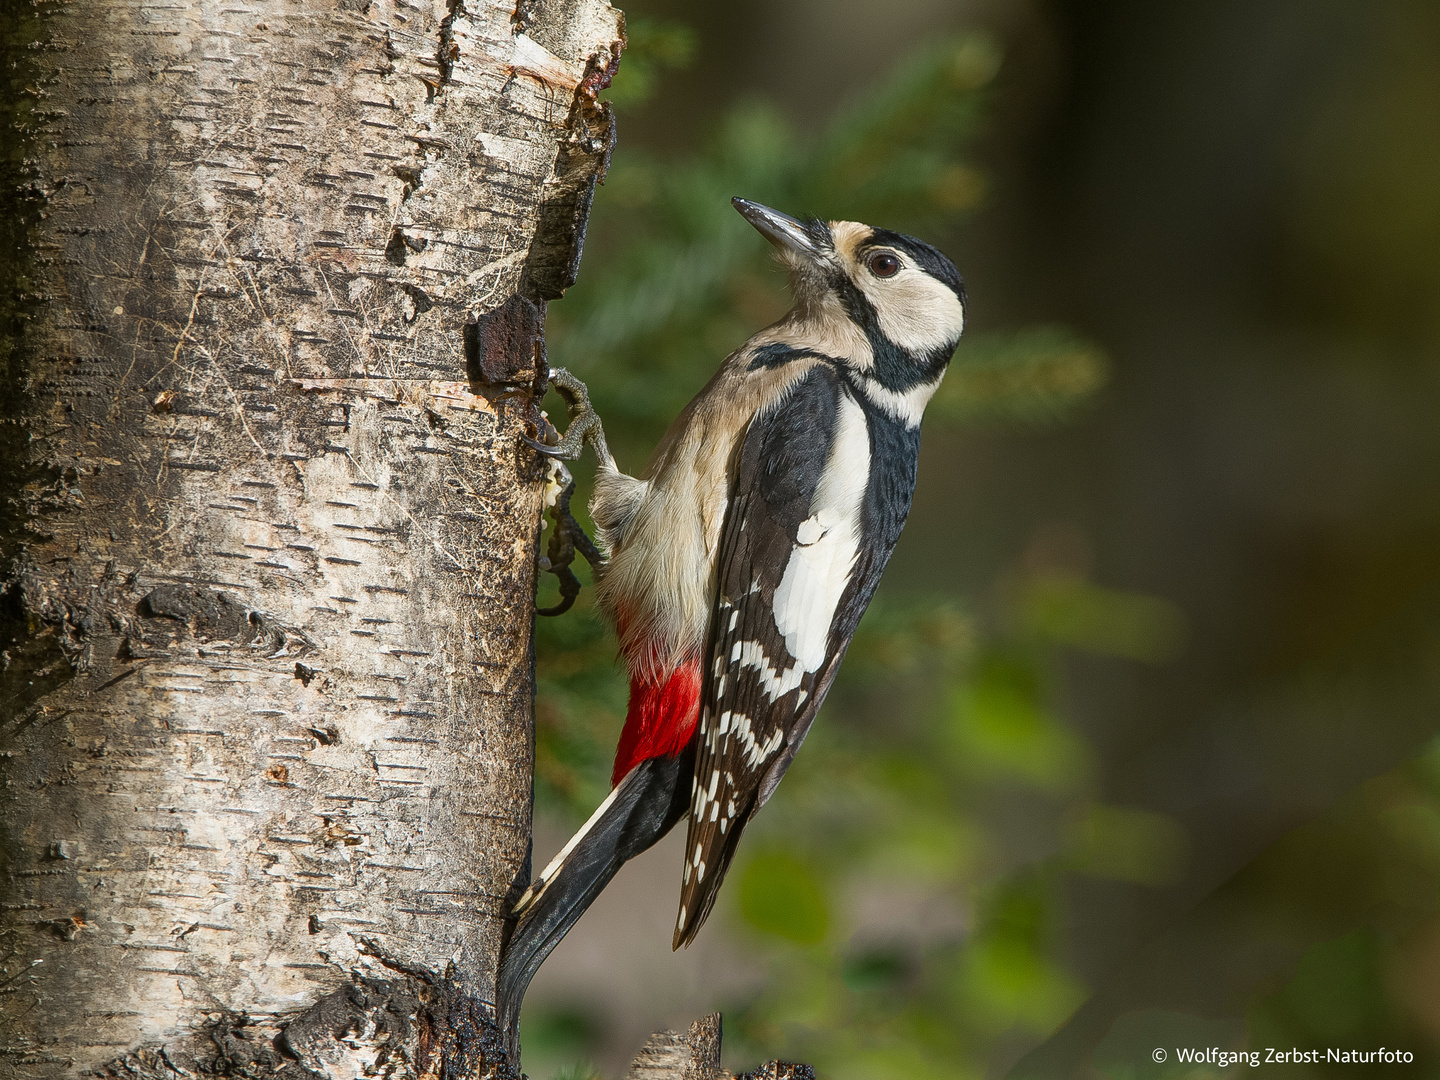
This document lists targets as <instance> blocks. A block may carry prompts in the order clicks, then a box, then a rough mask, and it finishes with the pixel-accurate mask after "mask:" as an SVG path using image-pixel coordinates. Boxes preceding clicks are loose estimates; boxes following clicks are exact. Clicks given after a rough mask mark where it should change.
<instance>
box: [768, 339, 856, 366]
mask: <svg viewBox="0 0 1440 1080" xmlns="http://www.w3.org/2000/svg"><path fill="white" fill-rule="evenodd" d="M806 359H815V360H820V361H822V362H824V363H827V364H839V363H840V361H839V360H837V359H835V357H833V356H826V355H825V354H824V353H820V352H816V351H815V350H814V349H797V348H795V346H793V345H786V344H785V343H784V342H781V341H776V342H772V343H771V344H769V345H761V346H760V347H759V348H758V349H756V350H755V351H754V352H753V353H751V355H750V363H749V364H748V365H746V370H747V371H758V370H759V369H760V368H778V367H784V366H785V365H786V364H788V363H791V362H792V361H794V360H806Z"/></svg>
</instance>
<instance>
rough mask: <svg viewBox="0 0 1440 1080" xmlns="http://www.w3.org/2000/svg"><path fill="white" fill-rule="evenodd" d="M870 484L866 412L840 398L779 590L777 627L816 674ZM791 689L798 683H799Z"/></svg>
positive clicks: (851, 400)
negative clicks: (827, 447)
mask: <svg viewBox="0 0 1440 1080" xmlns="http://www.w3.org/2000/svg"><path fill="white" fill-rule="evenodd" d="M869 481H870V430H869V428H868V426H867V425H866V423H865V411H864V410H863V409H861V408H860V406H859V405H858V404H856V403H855V399H854V398H852V397H851V396H850V395H849V394H841V395H840V402H839V410H838V415H837V416H836V423H835V439H834V442H833V443H832V444H831V448H830V459H829V460H828V461H827V462H826V463H825V471H824V472H823V473H822V474H821V476H820V483H819V484H818V485H817V486H816V488H815V496H814V498H813V499H812V500H811V503H810V516H809V517H808V518H806V519H805V520H804V521H803V522H801V523H800V528H799V530H798V531H797V534H796V544H795V547H794V548H793V549H792V550H791V552H790V562H789V563H788V564H787V565H786V567H785V575H784V576H783V577H782V578H781V579H780V585H779V587H778V588H777V589H776V590H775V626H776V628H777V629H778V630H779V631H780V633H781V634H783V635H784V636H785V647H786V648H787V649H788V650H789V651H790V655H791V656H793V657H795V659H796V661H797V663H798V666H799V667H800V668H802V669H803V670H804V671H806V672H814V671H818V670H819V669H820V666H821V665H822V664H824V663H825V654H826V648H827V646H828V645H829V642H830V624H831V623H832V622H833V621H834V618H835V609H836V608H837V607H838V606H839V605H840V597H841V595H842V594H843V593H844V592H845V586H846V585H848V584H849V582H850V571H851V569H852V568H853V567H854V565H855V556H856V554H857V553H858V552H859V550H860V510H861V507H862V505H863V504H864V501H865V488H866V485H867V484H868V483H869ZM747 644H748V643H747ZM767 666H768V665H767ZM791 670H792V671H793V670H794V669H793V668H792V669H791ZM764 674H765V673H764V672H762V675H764ZM785 674H786V676H788V675H789V674H790V672H786V673H785ZM782 678H784V676H782ZM785 681H788V679H786V680H785ZM793 685H799V681H798V679H797V680H796V682H795V683H794V684H793ZM768 689H769V687H768V685H767V690H768ZM771 700H772V701H773V700H775V699H774V697H772V698H771Z"/></svg>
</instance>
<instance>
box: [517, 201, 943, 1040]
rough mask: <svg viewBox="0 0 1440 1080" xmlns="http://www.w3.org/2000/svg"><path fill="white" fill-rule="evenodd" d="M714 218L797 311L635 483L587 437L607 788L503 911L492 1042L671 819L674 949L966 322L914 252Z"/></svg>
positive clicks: (761, 787) (844, 599)
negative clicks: (509, 916) (550, 958)
mask: <svg viewBox="0 0 1440 1080" xmlns="http://www.w3.org/2000/svg"><path fill="white" fill-rule="evenodd" d="M734 204H735V208H736V209H737V210H739V211H740V213H741V214H743V215H744V216H745V218H746V219H747V220H748V221H749V222H750V223H751V224H752V225H754V226H755V228H756V229H758V230H759V231H760V232H761V233H762V234H763V235H764V236H765V237H766V239H768V240H769V241H770V242H771V244H773V245H774V246H775V248H776V249H777V251H778V253H779V255H780V258H781V260H782V261H783V262H784V263H785V264H786V266H787V267H788V268H789V271H790V281H791V287H792V290H793V292H794V295H795V306H794V307H793V308H792V309H791V311H790V312H789V314H787V315H786V316H785V317H784V318H783V319H781V320H780V321H779V322H778V323H776V324H775V325H774V326H771V327H770V328H769V329H766V330H762V331H761V332H760V333H758V334H756V335H755V336H754V337H752V338H751V339H750V340H749V341H747V342H746V343H745V344H744V345H742V346H741V347H740V348H739V349H737V350H736V351H735V352H734V353H732V354H731V355H730V356H729V357H727V358H726V360H725V362H724V363H723V364H722V365H721V367H720V370H719V372H718V373H716V375H715V377H714V378H713V379H711V380H710V382H709V384H708V385H707V386H706V387H705V388H704V389H703V390H702V391H701V392H700V393H699V395H697V396H696V398H695V399H694V400H693V401H691V402H690V404H689V405H688V406H687V407H686V408H685V410H684V411H683V412H682V413H681V414H680V416H679V418H678V419H677V420H676V421H675V423H674V424H672V425H671V427H670V430H669V431H668V432H667V433H666V434H665V437H664V438H663V439H662V440H661V442H660V445H659V446H658V447H657V448H656V450H655V453H654V455H653V457H652V458H651V460H650V464H649V465H648V466H647V467H646V469H645V471H644V472H643V473H642V474H641V475H640V476H639V477H633V476H626V475H625V474H624V473H622V472H620V471H619V470H618V469H617V468H616V466H615V462H614V460H613V459H611V458H610V456H609V452H608V451H607V450H605V444H604V441H603V439H597V440H596V441H595V446H596V451H597V454H598V455H599V456H600V459H601V460H600V469H599V473H598V475H597V478H596V481H595V494H594V496H593V498H592V499H591V501H590V513H591V516H592V518H593V519H594V521H595V524H596V528H597V531H598V538H599V540H600V543H601V547H602V548H603V549H604V550H605V551H606V553H607V554H608V557H609V562H608V565H607V566H606V567H605V569H604V572H603V574H601V575H600V576H599V581H598V584H597V589H598V592H599V597H600V602H601V605H602V607H603V608H604V610H605V611H606V612H607V613H608V614H609V615H610V617H611V618H613V620H614V622H615V626H616V629H617V631H618V634H619V638H620V649H621V652H622V653H623V655H624V657H625V660H626V663H627V665H628V667H629V672H630V705H629V710H628V712H627V715H626V718H625V728H624V731H623V732H622V733H621V736H620V745H619V749H618V751H617V753H616V756H615V769H614V774H613V783H614V790H612V791H611V793H610V796H609V797H608V798H607V799H606V800H605V801H604V802H603V803H602V804H601V806H600V808H599V809H598V810H596V811H595V814H594V816H593V817H591V819H590V820H589V821H588V822H586V824H585V826H584V828H582V829H581V830H580V831H579V832H578V833H576V834H575V836H574V837H573V838H572V839H571V840H570V842H569V843H568V844H566V845H565V847H564V849H563V850H562V851H561V852H560V854H559V855H557V856H556V857H555V859H554V860H553V861H552V862H551V863H550V865H549V866H547V867H546V868H545V870H544V872H543V873H541V874H540V876H539V877H537V878H536V879H535V881H534V883H533V884H532V885H531V886H530V888H529V889H528V890H527V891H526V893H525V894H524V896H522V897H521V899H520V901H519V902H518V903H517V904H516V905H515V908H514V911H513V914H514V915H515V916H516V917H518V919H519V922H518V924H517V925H516V928H515V931H514V933H513V935H512V936H511V939H510V941H509V944H508V947H507V950H506V952H505V956H504V958H503V961H502V964H501V970H500V976H499V985H498V1001H497V1006H498V1012H499V1015H500V1020H501V1024H502V1029H503V1030H505V1031H506V1032H507V1035H508V1037H509V1039H510V1040H511V1044H512V1047H513V1045H514V1039H515V1034H514V1032H515V1024H516V1022H517V1019H518V1014H519V1008H520V1000H521V998H522V997H523V995H524V992H525V988H526V987H527V986H528V984H529V982H530V978H531V976H532V975H533V974H534V973H535V971H536V970H537V969H538V968H539V966H540V964H541V962H542V961H543V960H544V959H545V957H546V956H547V955H548V954H549V953H550V950H552V949H553V948H554V947H555V946H556V944H558V943H559V941H560V939H561V938H562V937H564V935H565V934H566V932H567V931H568V930H569V929H570V927H571V926H572V925H574V923H575V921H576V920H577V919H578V918H579V917H580V916H581V914H582V913H583V912H584V911H585V909H586V908H587V907H588V906H589V905H590V903H591V901H593V900H594V899H595V897H596V896H597V895H599V893H600V891H601V890H602V889H603V888H604V887H605V886H606V885H607V884H608V883H609V881H610V879H611V878H612V877H614V875H615V873H616V872H617V871H618V870H619V869H620V867H621V865H623V864H624V863H625V862H626V861H627V860H628V859H631V858H633V857H634V856H636V855H638V854H639V853H640V852H642V851H644V850H645V849H646V848H648V847H650V846H651V845H652V844H654V843H655V842H656V841H657V840H659V839H660V838H661V837H662V836H664V835H665V834H666V833H667V832H669V830H670V829H671V827H672V826H674V825H675V824H676V822H678V821H679V820H680V819H681V818H683V817H686V816H687V814H688V816H689V819H690V824H689V834H688V836H687V838H686V842H685V859H684V868H683V870H682V873H681V887H680V912H679V916H678V918H677V919H676V923H675V934H674V941H673V947H675V948H679V947H680V946H681V945H686V944H689V943H690V941H692V940H693V939H694V937H695V934H696V933H697V932H698V931H699V929H700V927H701V925H702V924H703V923H704V922H705V919H706V916H707V915H709V913H710V909H711V906H712V905H713V904H714V902H715V897H716V894H717V893H718V892H719V889H720V883H721V881H723V880H724V877H725V871H726V869H727V868H728V867H729V865H730V860H731V859H732V858H733V857H734V854H735V849H736V846H737V844H738V843H739V840H740V834H741V832H742V831H743V830H744V828H745V825H746V823H747V822H748V821H749V820H750V818H751V817H752V816H753V815H754V814H755V812H756V811H757V810H759V809H760V807H761V806H763V805H764V804H765V801H766V800H767V799H769V797H770V795H771V794H772V793H773V792H774V790H775V786H776V785H777V784H779V782H780V778H781V777H782V776H783V775H784V773H785V770H786V769H787V768H788V767H789V765H790V762H791V761H792V760H793V759H794V757H795V753H796V751H797V750H799V749H800V744H801V742H802V741H803V740H804V738H805V734H806V732H807V731H808V730H809V729H810V724H811V722H812V721H813V720H814V718H815V713H816V710H818V709H819V707H820V703H821V702H822V701H824V699H825V694H826V692H827V691H828V690H829V689H830V684H831V682H832V681H833V680H834V678H835V673H836V671H837V669H838V668H839V666H840V660H841V658H842V657H843V656H844V654H845V650H846V648H847V646H848V645H849V643H850V638H851V636H852V635H853V634H854V632H855V626H856V624H857V623H858V622H859V621H860V616H861V614H862V613H863V612H864V610H865V607H866V605H867V604H868V603H869V602H870V597H871V595H872V594H873V593H874V591H875V586H876V583H877V582H878V581H879V578H880V573H881V571H882V570H883V569H884V567H885V563H886V561H887V560H888V559H889V558H890V552H891V550H892V549H893V548H894V546H895V541H896V539H897V538H898V537H899V535H900V529H901V527H902V526H903V525H904V523H905V517H906V515H907V513H908V512H909V509H910V497H911V494H912V492H913V491H914V488H915V470H916V464H917V459H918V454H919V448H920V417H921V414H922V413H923V411H924V409H925V405H926V403H927V402H928V401H929V400H930V397H931V395H932V394H934V392H935V389H936V387H938V386H939V384H940V379H941V377H942V376H943V375H944V373H945V369H946V367H947V366H948V364H949V362H950V357H951V354H952V353H953V352H954V350H955V345H956V343H957V342H958V341H959V338H960V331H961V328H962V326H963V324H964V321H965V287H964V283H963V282H962V281H961V278H960V275H959V274H958V273H956V271H955V267H954V266H953V265H952V264H951V262H950V260H949V259H947V258H946V257H945V256H944V255H942V254H941V253H940V252H939V251H937V250H936V249H935V248H933V247H931V246H930V245H929V244H925V243H922V242H921V241H919V240H915V239H913V238H911V237H908V236H902V235H901V234H899V233H895V232H890V231H888V230H886V229H876V228H871V227H870V226H868V225H860V224H857V223H856V222H852V221H834V222H829V223H826V222H822V221H816V220H809V221H799V220H797V219H795V218H792V217H789V216H788V215H786V214H782V213H779V212H778V211H775V210H771V209H769V208H768V207H765V206H761V205H759V204H758V203H753V202H749V201H748V200H745V199H735V200H734ZM583 423H584V424H585V427H583V428H581V429H580V430H582V431H588V430H598V428H596V427H594V426H593V424H592V421H591V418H590V417H586V418H585V420H584V421H583ZM572 426H573V425H572Z"/></svg>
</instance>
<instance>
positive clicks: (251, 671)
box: [0, 0, 622, 1080]
mask: <svg viewBox="0 0 1440 1080" xmlns="http://www.w3.org/2000/svg"><path fill="white" fill-rule="evenodd" d="M4 7H5V13H4V14H3V15H0V19H3V20H4V23H5V26H4V40H3V41H0V48H3V54H0V61H3V75H0V78H3V79H5V80H7V81H6V83H5V85H4V89H3V98H4V101H3V108H4V110H5V117H4V119H5V124H6V127H7V130H6V132H5V143H6V145H5V147H4V151H3V154H4V161H3V167H4V169H5V170H6V175H5V177H4V178H3V179H4V183H3V185H0V186H3V189H4V190H3V193H0V198H4V200H5V203H4V207H3V213H0V224H3V228H4V229H5V230H7V231H6V232H5V234H4V248H3V251H0V278H3V281H0V294H3V299H0V304H3V305H4V307H3V310H0V315H3V325H0V335H3V338H0V346H3V353H4V360H5V367H4V369H3V373H0V375H3V380H4V381H3V383H0V397H3V403H0V420H3V423H0V494H3V506H0V526H3V528H0V542H3V544H4V549H3V551H0V555H3V564H0V569H3V570H4V571H5V574H6V577H5V581H4V588H5V593H4V603H3V615H0V649H3V654H0V665H3V672H0V779H3V788H0V860H3V865H0V881H3V885H0V890H3V895H0V901H3V904H0V958H3V962H0V1075H4V1076H17V1077H37V1078H38V1077H61V1076H65V1077H69V1076H79V1075H93V1074H94V1073H96V1072H99V1073H100V1074H101V1075H113V1076H124V1077H128V1078H132V1080H133V1078H137V1077H138V1078H149V1077H162V1076H163V1077H173V1076H176V1075H186V1074H190V1073H201V1072H221V1073H232V1074H241V1075H248V1076H257V1077H259V1076H270V1075H276V1074H280V1075H295V1076H300V1075H311V1074H315V1073H318V1074H320V1075H325V1076H334V1077H344V1078H345V1080H349V1078H350V1077H354V1076H359V1075H383V1076H394V1077H410V1076H416V1077H418V1076H426V1077H431V1076H434V1077H439V1076H445V1077H461V1076H482V1075H497V1076H498V1075H508V1066H507V1065H506V1063H505V1062H504V1061H503V1060H502V1059H501V1056H500V1052H499V1049H498V1043H497V1042H496V1040H495V1039H494V1037H493V1036H494V1034H495V1033H494V1031H493V1025H492V1024H491V1023H490V1019H489V1010H490V1003H491V1002H492V1001H493V984H494V973H495V966H496V958H497V954H498V952H499V946H500V941H501V936H502V933H503V930H504V921H503V918H502V912H503V911H504V910H505V906H506V897H507V895H513V893H514V892H515V890H516V889H517V887H523V884H524V882H525V881H526V879H527V878H528V876H529V867H528V861H529V854H528V841H529V836H530V795H531V776H530V765H531V753H532V749H533V743H532V732H533V725H532V722H531V708H532V695H533V687H532V661H531V653H530V630H531V622H532V613H533V606H534V585H535V582H534V575H535V544H536V539H537V535H538V528H539V515H540V511H541V500H542V490H543V487H544V482H545V479H546V476H547V469H546V467H545V465H544V464H543V463H541V462H540V461H538V459H537V458H536V456H535V455H534V454H533V453H532V452H531V451H530V450H528V449H527V448H525V447H524V446H523V445H522V444H521V443H520V441H519V439H520V436H521V435H522V434H523V433H524V431H525V428H526V425H527V423H532V422H534V421H535V420H536V419H537V413H536V408H537V406H536V402H535V400H534V390H535V388H536V387H537V385H539V386H543V380H544V379H545V377H546V372H545V369H544V360H543V349H542V348H541V347H540V339H539V337H538V333H539V330H540V326H541V322H540V320H541V319H542V318H543V302H544V301H545V300H547V299H552V298H554V297H556V296H558V295H559V293H560V291H561V290H562V289H564V288H565V287H566V286H567V285H568V284H569V283H570V281H571V280H573V276H574V271H575V267H576V265H577V263H578V258H579V247H580V242H581V237H582V234H583V229H584V222H585V217H586V213H587V211H588V207H589V198H590V194H591V192H592V190H593V186H594V183H595V182H596V179H597V178H598V177H599V176H600V175H601V174H602V173H603V169H604V166H605V163H606V161H607V158H608V153H609V147H610V143H611V140H612V133H613V128H612V125H611V122H610V117H609V114H608V111H607V110H606V109H605V108H604V107H603V106H599V105H597V104H596V101H595V93H596V91H597V89H598V88H600V87H602V86H603V85H604V84H605V82H606V81H607V79H608V75H609V73H611V72H613V70H614V64H615V63H616V61H617V60H618V55H619V50H620V42H621V38H622V29H621V22H620V17H619V14H618V12H616V11H614V10H613V9H612V8H610V7H609V5H608V4H607V3H606V2H605V0H537V2H531V3H526V2H523V0H522V3H521V6H520V9H519V11H518V12H517V11H516V9H515V7H514V5H513V4H506V3H496V2H490V0H448V2H447V0H153V2H147V0H83V2H81V0H29V2H21V0H14V2H12V3H10V4H7V5H4ZM537 305H538V306H537Z"/></svg>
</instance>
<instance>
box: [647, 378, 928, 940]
mask: <svg viewBox="0 0 1440 1080" xmlns="http://www.w3.org/2000/svg"><path fill="white" fill-rule="evenodd" d="M918 438H919V429H918V428H915V429H913V432H911V431H909V430H897V425H896V423H895V422H894V421H892V420H888V419H887V418H885V417H882V416H880V415H878V414H877V413H876V411H875V410H874V409H873V408H870V407H868V403H867V402H866V401H865V398H864V397H863V395H860V394H858V393H856V392H855V391H854V389H853V388H852V387H851V385H850V383H849V382H848V381H847V380H846V379H845V378H844V377H843V376H842V375H841V374H840V373H839V372H838V371H837V370H836V369H835V367H833V366H832V365H830V364H828V363H825V362H823V361H822V362H819V363H814V364H813V366H811V368H810V370H809V371H808V372H807V373H806V374H805V375H804V376H802V377H801V378H800V379H799V380H798V382H797V383H796V384H795V386H794V388H793V389H792V390H791V392H790V393H789V394H788V395H787V396H786V397H785V399H784V400H783V401H782V402H781V403H780V404H779V405H778V406H777V407H774V408H772V409H769V410H767V411H766V412H764V413H761V414H760V415H758V416H757V417H756V418H755V419H754V420H753V421H752V422H751V424H750V428H749V430H748V431H747V432H746V435H745V439H744V442H743V444H742V446H741V450H740V455H739V461H738V464H737V468H736V470H735V475H734V479H733V483H732V487H731V492H732V495H731V498H730V502H729V506H728V508H727V510H726V515H725V522H724V525H723V527H722V530H721V536H720V548H719V552H718V559H717V562H718V565H717V583H716V585H717V587H716V599H715V607H714V610H713V612H712V615H711V620H710V631H709V636H708V641H707V648H706V659H705V664H704V672H703V675H704V682H703V685H702V688H701V693H700V722H699V729H698V732H697V737H696V757H695V772H694V780H693V784H692V791H691V803H690V825H689V835H688V837H687V839H686V845H685V866H684V871H683V874H682V886H681V893H680V913H679V917H678V919H677V921H676V929H675V939H674V946H675V947H676V948H679V947H680V946H681V945H686V944H689V943H690V941H691V940H692V939H693V938H694V936H695V934H696V933H697V932H698V930H699V929H700V926H701V925H702V924H703V923H704V921H705V919H706V917H707V916H708V915H709V913H710V908H711V906H712V905H713V904H714V902H715V896H716V894H717V893H718V892H719V888H720V883H721V881H722V880H723V879H724V876H725V871H726V869H727V868H728V867H729V864H730V860H731V858H732V857H733V856H734V853H735V848H736V846H737V844H738V842H739V839H740V833H741V831H742V830H743V829H744V827H745V824H746V822H747V821H748V820H749V818H750V817H751V815H752V814H754V813H755V811H756V810H757V809H759V807H760V806H762V805H763V804H764V803H765V801H766V800H767V799H768V798H769V797H770V794H771V793H772V792H773V791H774V789H775V785H776V784H778V783H779V782H780V777H781V776H782V775H783V774H784V772H785V770H786V769H787V768H788V767H789V765H790V762H791V760H792V759H793V758H794V756H795V752H796V751H797V750H798V749H799V748H800V743H801V742H802V741H803V740H804V738H805V734H806V732H807V731H808V730H809V728H810V724H811V722H812V721H813V720H814V718H815V713H816V711H817V710H818V709H819V707H820V704H821V702H822V701H823V700H824V697H825V694H826V692H827V691H828V690H829V688H830V683H831V681H832V680H833V679H834V677H835V672H836V670H837V669H838V667H839V664H840V659H841V657H842V656H843V655H844V652H845V649H846V647H847V646H848V645H849V643H850V638H851V636H852V635H853V634H854V632H855V626H856V624H857V623H858V622H859V621H860V615H861V614H862V613H863V612H864V610H865V606H866V605H867V604H868V603H869V601H870V597H871V595H872V594H873V593H874V590H875V585H876V583H877V581H878V580H879V577H880V572H881V570H883V569H884V566H885V563H886V561H887V560H888V559H889V556H890V552H891V550H892V549H893V547H894V544H895V540H896V538H897V537H898V536H899V533H900V526H901V525H902V524H903V523H904V519H905V515H906V513H907V512H908V510H909V503H910V495H911V492H912V491H913V489H914V476H915V459H916V456H917V453H918ZM896 439H898V440H899V442H898V443H897V442H896ZM872 458H874V459H875V460H873V461H872Z"/></svg>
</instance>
